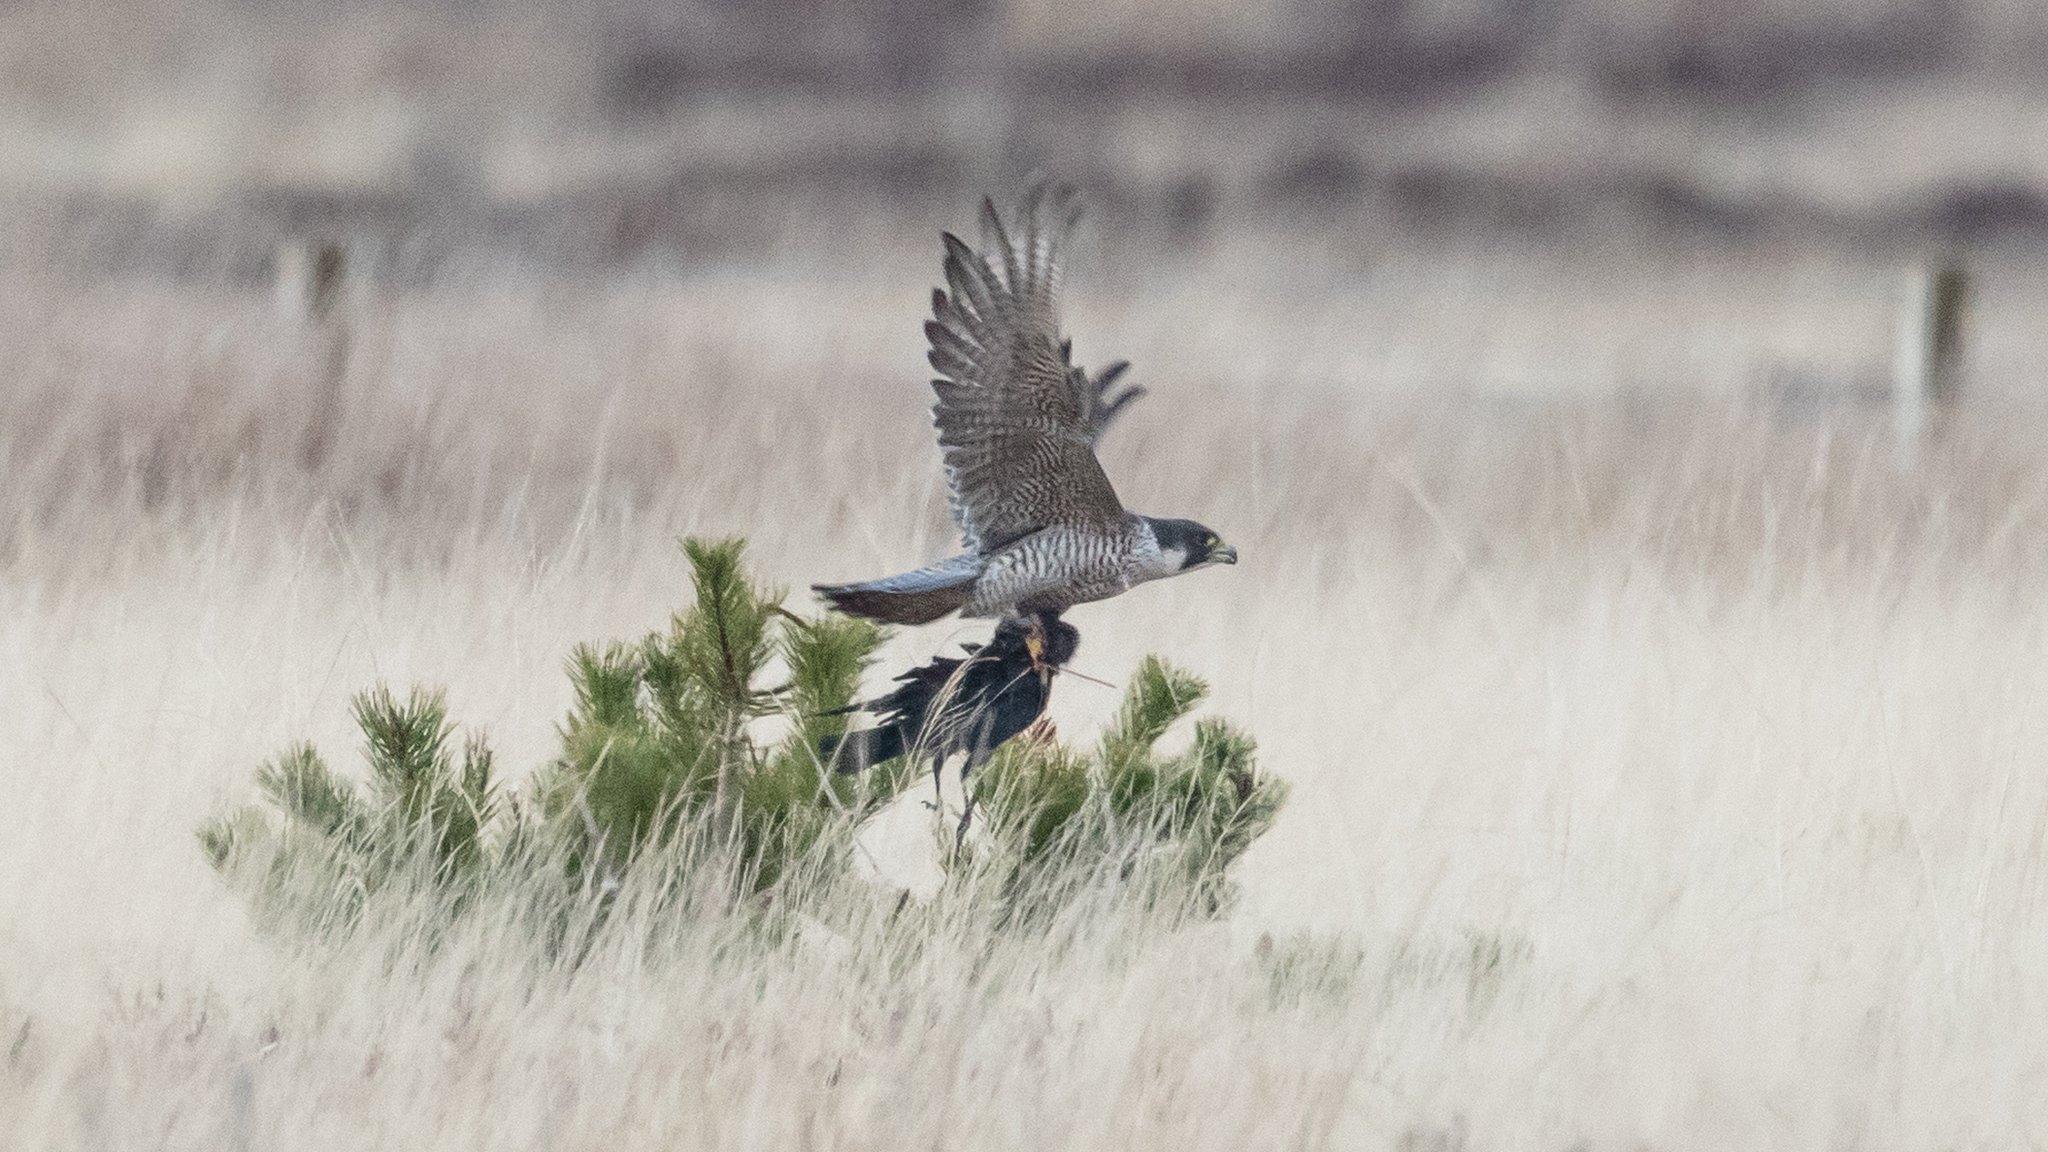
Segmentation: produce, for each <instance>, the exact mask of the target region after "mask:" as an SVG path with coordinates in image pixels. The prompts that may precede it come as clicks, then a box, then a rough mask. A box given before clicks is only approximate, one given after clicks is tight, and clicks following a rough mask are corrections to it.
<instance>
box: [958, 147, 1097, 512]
mask: <svg viewBox="0 0 2048 1152" xmlns="http://www.w3.org/2000/svg"><path fill="white" fill-rule="evenodd" d="M1079 215H1080V210H1079V207H1078V205H1077V204H1076V202H1075V199H1074V196H1073V193H1072V192H1071V190H1069V189H1065V188H1058V189H1050V190H1048V189H1047V188H1045V187H1043V186H1040V187H1037V188H1034V189H1033V190H1032V191H1031V192H1030V193H1029V194H1028V195H1027V196H1026V197H1025V199H1024V203H1023V206H1022V207H1021V208H1020V209H1019V210H1018V212H1017V214H1016V215H1015V216H1014V217H1013V218H1012V219H1011V220H1010V221H1009V222H1008V223H1007V224H1006V223H1005V221H1004V220H1003V219H1002V217H1001V216H999V215H998V214H997V213H996V210H995V205H994V204H993V203H991V202H990V201H987V200H983V201H982V204H981V248H980V250H979V251H976V250H974V249H970V248H969V247H968V246H967V245H966V244H965V243H963V242H962V241H961V240H960V239H959V237H957V236H954V235H953V234H952V233H950V232H949V233H947V234H946V237H945V244H946V288H944V289H940V290H939V291H936V292H934V293H933V294H932V319H931V320H929V321H927V322H926V323H925V326H924V331H925V336H926V338H927V339H929V340H930V341H931V352H930V359H931V364H932V367H933V368H935V369H937V370H938V372H939V375H940V377H941V378H940V379H937V380H934V381H932V389H933V390H934V391H935V392H937V393H938V402H937V403H936V404H934V405H933V406H932V418H933V423H935V424H937V425H938V429H939V448H940V450H941V451H942V452H943V453H944V455H945V460H946V479H947V482H948V484H949V485H950V486H951V488H952V496H953V518H954V519H955V520H956V521H958V522H959V524H960V531H961V534H962V535H963V536H965V537H966V540H967V547H968V548H969V549H970V550H973V551H980V552H987V551H990V550H992V549H995V548H999V547H1001V546H1002V545H1004V544H1007V543H1009V542H1011V541H1013V540H1016V539H1018V538H1020V537H1022V536H1026V535H1029V534H1030V533H1032V532H1035V531H1037V530H1039V529H1040V528H1044V527H1046V526H1047V525H1050V524H1110V523H1114V522H1116V521H1117V520H1118V519H1119V518H1120V517H1122V515H1123V505H1122V503H1121V502H1119V501H1118V500H1117V496H1116V490H1115V489H1113V488H1112V487H1110V483H1109V477H1108V476H1106V475H1104V474H1103V471H1102V465H1101V464H1099V463H1097V462H1096V459H1095V450H1094V443H1095V438H1096V436H1097V435H1098V434H1099V433H1100V432H1101V430H1102V428H1103V426H1104V425H1105V424H1106V423H1107V420H1108V417H1109V416H1110V415H1112V414H1114V412H1115V410H1116V408H1117V407H1120V406H1121V403H1122V402H1126V401H1128V399H1130V398H1131V395H1132V390H1128V389H1127V390H1126V391H1125V392H1123V393H1120V394H1118V395H1117V396H1116V397H1115V398H1114V399H1113V400H1112V401H1111V402H1110V403H1108V404H1104V403H1103V402H1102V397H1103V396H1104V394H1105V393H1106V392H1107V390H1108V386H1109V385H1111V384H1113V383H1114V382H1115V377H1116V375H1117V374H1119V373H1118V372H1117V370H1115V369H1112V370H1111V371H1110V372H1105V373H1103V378H1102V379H1101V381H1100V384H1099V385H1098V382H1097V381H1096V380H1091V379H1089V377H1088V374H1087V373H1086V372H1084V371H1082V370H1081V369H1080V368H1077V367H1075V366H1074V364H1073V362H1072V358H1071V356H1072V353H1071V347H1070V346H1069V344H1068V343H1067V342H1066V341H1063V340H1062V339H1061V338H1060V332H1059V312H1058V306H1057V296H1058V291H1059V276H1060V268H1059V261H1060V258H1061V255H1062V253H1061V251H1060V249H1061V247H1062V246H1063V245H1064V244H1065V243H1066V241H1067V238H1068V237H1069V236H1070V235H1071V234H1072V232H1073V227H1074V224H1075V222H1076V220H1077V219H1078V218H1079Z"/></svg>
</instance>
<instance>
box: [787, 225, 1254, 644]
mask: <svg viewBox="0 0 2048 1152" xmlns="http://www.w3.org/2000/svg"><path fill="white" fill-rule="evenodd" d="M1079 217H1080V210H1079V208H1078V205H1077V202H1076V199H1075V197H1074V194H1073V192H1072V191H1071V190H1070V189H1067V188H1064V187H1061V188H1047V187H1045V186H1043V185H1040V186H1038V187H1035V188H1033V189H1032V191H1031V192H1030V193H1029V194H1027V195H1026V197H1025V198H1024V202H1023V204H1022V205H1021V206H1020V207H1019V208H1018V209H1017V211H1016V212H1014V213H1012V214H1011V215H1010V217H1009V219H1008V220H1005V219H1004V218H1003V216H1002V215H1001V214H999V213H998V212H997V211H996V208H995V205H994V203H993V202H991V201H989V200H983V201H982V203H981V246H980V248H978V249H975V248H969V247H968V246H967V245H966V243H964V242H963V241H961V240H960V238H959V237H957V236H954V235H953V234H952V233H950V232H948V233H946V234H945V235H944V243H945V250H946V258H945V276H946V287H944V288H941V289H938V290H936V291H934V292H933V293H932V318H931V319H930V320H929V321H927V322H926V323H925V326H924V332H925V337H926V339H927V340H929V341H930V342H931V349H930V351H929V353H928V354H927V357H928V359H929V360H930V361H931V365H932V367H933V368H934V369H936V370H937V371H938V373H939V378H938V379H935V380H933V381H932V389H933V391H935V392H937V393H938V400H937V402H936V403H934V404H933V405H932V417H933V423H934V424H936V425H937V426H938V430H939V448H940V451H941V453H942V454H943V456H944V459H945V465H946V483H947V485H948V487H949V488H950V490H951V497H952V500H951V503H952V510H953V520H954V522H955V523H957V524H958V525H959V526H960V535H961V537H962V542H963V545H964V546H963V548H962V551H961V552H960V553H959V554H958V555H956V556H953V557H951V558H950V559H946V560H941V561H939V562H938V563H936V564H931V565H927V566H926V567H923V568H919V569H917V570H916V571H914V572H906V573H903V574H901V575H898V576H889V577H885V578H883V579H880V580H869V581H865V582H862V583H858V584H820V585H814V586H813V590H814V591H816V592H817V593H818V594H819V595H821V596H823V597H824V598H825V599H826V600H828V601H830V602H831V603H832V605H833V606H834V607H836V608H838V609H839V610H840V611H843V612H847V613H851V614H853V615H856V616H865V617H867V618H869V619H871V620H879V621H883V622H885V623H890V624H923V623H927V622H929V621H932V620H937V619H938V618H939V617H941V616H944V615H946V614H947V613H950V612H955V611H957V612H959V613H960V614H961V615H963V616H1004V615H1018V614H1023V613H1033V612H1053V613H1058V612H1061V611H1064V610H1065V609H1067V608H1070V607H1072V606H1073V605H1076V604H1085V603H1088V602H1089V601H1093V600H1103V599H1107V598H1108V597H1111V596H1115V595H1117V594H1118V593H1120V592H1123V591H1125V590H1127V589H1129V588H1130V587H1131V586H1132V585H1134V584H1142V583H1144V582H1146V581H1148V580H1158V579H1161V578H1164V577H1167V576H1175V575H1178V574H1180V573H1182V572H1191V571H1193V570H1195V569H1197V568H1203V567H1207V566H1208V565H1211V564H1234V563H1236V562H1237V550H1236V549H1234V548H1231V547H1229V546H1227V545H1225V544H1224V543H1223V541H1222V539H1221V538H1220V537H1218V536H1217V535H1216V533H1215V532H1212V531H1210V530H1209V529H1208V528H1206V527H1204V526H1202V525H1201V524H1197V523H1196V522H1194V521H1193V520H1169V519H1160V518H1157V517H1152V516H1140V515H1138V514H1136V513H1134V512H1127V511H1125V510H1124V506H1123V504H1122V502H1121V501H1119V500H1118V499H1117V495H1116V490H1115V489H1114V488H1112V487H1110V483H1109V477H1108V476H1107V475H1105V474H1104V473H1103V471H1102V465H1101V464H1100V463H1099V462H1097V460H1096V459H1095V442H1096V440H1097V439H1098V438H1099V437H1100V436H1101V434H1102V431H1103V429H1104V427H1106V426H1107V424H1108V422H1109V419H1110V417H1111V416H1113V415H1115V414H1116V412H1117V411H1118V410H1119V409H1120V408H1122V407H1123V406H1124V405H1125V404H1127V403H1129V402H1130V400H1132V399H1133V398H1135V396H1136V395H1137V394H1138V392H1137V390H1136V389H1132V388H1126V389H1125V390H1124V391H1123V392H1121V393H1117V394H1115V395H1114V396H1113V395H1112V394H1111V389H1112V387H1113V385H1114V384H1115V383H1116V380H1117V378H1118V377H1119V376H1121V375H1122V374H1123V370H1124V368H1125V367H1126V365H1124V364H1122V363H1117V364H1114V365H1112V366H1110V368H1109V369H1107V370H1106V371H1104V372H1103V373H1102V374H1100V375H1099V376H1094V377H1091V376H1089V375H1088V373H1087V372H1085V371H1084V370H1082V369H1081V368H1079V367H1078V366H1076V365H1075V364H1074V362H1073V347H1072V342H1071V341H1069V340H1067V339H1065V338H1063V337H1062V336H1061V334H1060V324H1059V308H1058V299H1057V297H1058V290H1059V280H1060V261H1061V258H1062V256H1063V255H1064V253H1063V251H1062V250H1063V249H1064V247H1065V245H1066V243H1067V240H1068V238H1069V237H1070V236H1071V235H1072V233H1073V229H1074V225H1075V223H1076V222H1077V221H1078V220H1079Z"/></svg>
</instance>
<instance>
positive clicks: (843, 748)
mask: <svg viewBox="0 0 2048 1152" xmlns="http://www.w3.org/2000/svg"><path fill="white" fill-rule="evenodd" d="M903 752H904V745H903V728H902V727H901V726H900V725H896V724H886V725H883V726H882V727H880V728H869V729H866V730H864V731H860V732H848V733H846V734H844V735H841V736H827V737H825V738H824V739H823V740H820V741H818V759H820V760H823V761H824V762H825V763H827V764H830V765H832V770H833V771H834V772H840V773H849V774H850V773H854V772H865V771H867V770H868V769H869V768H871V767H873V766H875V765H877V764H883V763H886V762H888V761H890V760H894V759H895V758H897V757H898V756H901V755H903Z"/></svg>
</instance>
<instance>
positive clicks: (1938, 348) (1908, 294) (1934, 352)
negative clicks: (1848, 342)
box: [1892, 264, 1970, 468]
mask: <svg viewBox="0 0 2048 1152" xmlns="http://www.w3.org/2000/svg"><path fill="white" fill-rule="evenodd" d="M1969 287H1970V286H1969V276H1968V274H1967V273H1965V272H1964V271H1963V269H1961V268H1959V267H1956V266H1954V265H1941V264H1922V265H1917V266H1915V267H1914V268H1912V269H1911V270H1910V271H1908V272H1907V274H1906V279H1905V283H1904V284H1903V285H1902V289H1901V291H1900V293H1899V297H1900V298H1899V314H1898V320H1897V323H1896V326H1895V327H1894V330H1893V332H1892V452H1893V459H1894V460H1895V461H1896V462H1897V464H1898V466H1899V467H1900V468H1916V467H1918V466H1919V463H1920V447H1921V444H1922V443H1923V442H1924V441H1925V440H1926V438H1927V424H1928V417H1929V412H1930V410H1931V409H1932V408H1934V407H1935V406H1936V405H1939V404H1943V403H1945V402H1946V401H1948V400H1949V399H1950V397H1951V396H1952V395H1953V394H1954V391H1955V386H1956V382H1955V375H1956V364H1957V361H1958V360H1959V359H1960V358H1961V352H1962V331H1963V314H1964V312H1965V311H1966V310H1967V309H1968V306H1969Z"/></svg>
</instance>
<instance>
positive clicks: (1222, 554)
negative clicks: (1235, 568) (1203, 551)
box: [1209, 544, 1237, 564]
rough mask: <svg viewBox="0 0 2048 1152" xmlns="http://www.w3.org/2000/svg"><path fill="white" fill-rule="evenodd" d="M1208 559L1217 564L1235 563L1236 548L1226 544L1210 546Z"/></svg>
mask: <svg viewBox="0 0 2048 1152" xmlns="http://www.w3.org/2000/svg"><path fill="white" fill-rule="evenodd" d="M1209 559H1210V560H1212V561H1214V562H1216V563H1218V564H1235V563H1237V549H1235V548H1232V547H1231V546H1230V545H1228V544H1224V545H1221V546H1220V547H1216V548H1211V549H1210V550H1209Z"/></svg>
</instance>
